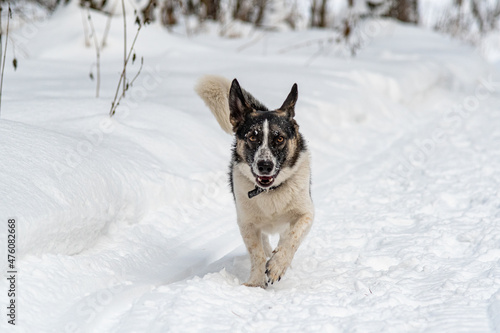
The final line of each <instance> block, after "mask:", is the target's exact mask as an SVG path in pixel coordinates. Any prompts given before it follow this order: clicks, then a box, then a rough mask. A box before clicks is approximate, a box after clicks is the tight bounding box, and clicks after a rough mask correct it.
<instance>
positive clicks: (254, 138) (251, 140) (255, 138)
mask: <svg viewBox="0 0 500 333" xmlns="http://www.w3.org/2000/svg"><path fill="white" fill-rule="evenodd" d="M248 141H250V142H256V141H257V137H256V136H255V135H250V136H249V137H248Z"/></svg>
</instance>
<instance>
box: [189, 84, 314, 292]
mask: <svg viewBox="0 0 500 333" xmlns="http://www.w3.org/2000/svg"><path fill="white" fill-rule="evenodd" d="M195 90H196V92H197V93H198V95H199V96H200V97H201V98H202V99H203V101H204V102H205V104H206V105H207V106H208V108H209V109H210V111H212V113H213V115H214V116H215V118H216V120H217V122H218V123H219V125H220V126H221V128H222V129H223V130H224V131H225V132H227V133H229V134H231V135H233V134H234V138H235V140H234V144H233V154H232V159H231V164H230V171H229V181H230V185H231V191H232V193H233V196H234V200H235V203H236V212H237V217H238V226H239V228H240V232H241V236H242V237H243V241H244V243H245V246H246V248H247V250H248V252H249V254H250V260H251V265H252V267H251V272H250V278H249V279H248V281H247V282H246V283H244V284H245V285H246V286H249V287H261V288H266V287H267V286H268V284H269V283H270V284H273V283H274V282H277V281H280V280H281V278H282V276H283V275H284V274H285V272H286V270H287V268H288V267H289V266H290V263H291V262H292V259H293V256H294V254H295V252H296V251H297V249H298V248H299V245H300V243H301V242H302V240H303V239H304V237H305V236H306V235H307V233H308V231H309V229H310V228H311V225H312V223H313V218H314V206H313V203H312V200H311V192H310V190H311V168H310V156H309V152H308V150H307V146H306V143H305V141H304V138H303V137H302V135H301V134H300V132H299V125H298V124H297V122H296V121H295V119H294V116H295V103H296V102H297V97H298V91H297V84H294V85H293V87H292V90H291V91H290V93H289V94H288V97H287V98H286V99H285V102H284V103H283V105H282V106H281V107H280V108H278V109H276V110H269V109H268V108H267V107H265V106H264V105H263V104H262V103H260V102H259V101H258V100H257V99H255V98H254V97H253V96H252V95H251V94H250V93H248V92H247V91H245V90H243V89H242V88H241V87H240V85H239V83H238V81H237V80H236V79H234V80H233V81H232V82H230V81H229V80H227V79H226V78H224V77H220V76H204V77H202V78H201V79H200V80H199V82H198V84H197V86H196V88H195ZM275 233H279V234H280V239H279V242H278V245H277V247H276V248H275V249H274V250H272V248H271V245H270V243H269V236H268V235H269V234H275Z"/></svg>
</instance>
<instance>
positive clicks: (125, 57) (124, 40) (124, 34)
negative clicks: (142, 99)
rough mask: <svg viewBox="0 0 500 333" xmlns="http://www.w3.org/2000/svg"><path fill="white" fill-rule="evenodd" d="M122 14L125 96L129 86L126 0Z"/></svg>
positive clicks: (123, 93) (123, 3) (123, 1)
mask: <svg viewBox="0 0 500 333" xmlns="http://www.w3.org/2000/svg"><path fill="white" fill-rule="evenodd" d="M122 14H123V68H124V70H125V71H124V72H123V92H122V95H123V96H125V91H126V90H127V89H126V86H127V15H125V0H122Z"/></svg>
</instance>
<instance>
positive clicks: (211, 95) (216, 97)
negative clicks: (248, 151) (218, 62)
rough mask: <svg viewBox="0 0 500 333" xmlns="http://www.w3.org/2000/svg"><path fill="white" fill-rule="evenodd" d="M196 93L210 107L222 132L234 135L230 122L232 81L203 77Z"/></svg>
mask: <svg viewBox="0 0 500 333" xmlns="http://www.w3.org/2000/svg"><path fill="white" fill-rule="evenodd" d="M194 89H195V91H196V92H197V93H198V95H199V96H200V97H201V99H202V100H203V101H204V102H205V104H206V105H207V106H208V108H209V109H210V111H212V114H213V115H214V116H215V119H216V120H217V122H218V123H219V125H220V127H221V128H222V130H223V131H224V132H226V133H228V134H233V125H231V122H230V121H229V101H228V97H229V90H230V89H231V81H229V80H228V79H226V78H225V77H222V76H216V75H205V76H202V77H201V78H200V79H199V80H198V83H197V84H196V86H195V88H194Z"/></svg>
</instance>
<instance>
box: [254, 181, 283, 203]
mask: <svg viewBox="0 0 500 333" xmlns="http://www.w3.org/2000/svg"><path fill="white" fill-rule="evenodd" d="M281 185H283V183H281V184H279V185H278V186H271V187H270V188H268V189H264V188H262V187H259V186H257V185H255V189H253V190H251V191H250V192H248V198H249V199H252V198H253V197H255V196H257V195H259V194H261V193H262V192H268V191H274V190H275V189H277V188H278V187H280V186H281Z"/></svg>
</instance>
